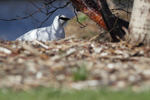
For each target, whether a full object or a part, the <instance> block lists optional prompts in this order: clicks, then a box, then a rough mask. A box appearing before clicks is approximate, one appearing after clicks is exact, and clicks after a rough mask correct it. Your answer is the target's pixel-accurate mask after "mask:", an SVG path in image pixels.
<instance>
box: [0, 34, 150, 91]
mask: <svg viewBox="0 0 150 100" xmlns="http://www.w3.org/2000/svg"><path fill="white" fill-rule="evenodd" d="M149 51H150V48H149V47H132V46H130V45H129V44H127V43H126V42H124V41H122V42H119V43H110V42H105V43H98V42H94V41H91V42H89V41H87V40H82V39H75V38H74V37H73V36H71V37H68V38H65V39H62V40H59V41H47V42H40V41H37V40H35V41H32V42H29V41H26V42H19V41H2V40H1V41H0V87H1V88H4V87H7V88H13V89H29V88H32V87H38V86H45V87H56V88H60V87H66V88H71V89H78V90H80V89H84V88H97V87H109V88H112V89H114V90H120V89H126V88H127V87H131V89H132V90H134V91H139V90H140V91H141V90H145V89H149V87H150V54H149V53H150V52H149ZM83 67H85V70H86V71H85V72H84V71H83V74H85V76H84V78H83V79H81V80H75V75H74V73H75V72H76V73H78V71H79V70H78V69H80V68H83ZM77 75H78V74H77ZM79 77H82V74H81V75H80V74H79Z"/></svg>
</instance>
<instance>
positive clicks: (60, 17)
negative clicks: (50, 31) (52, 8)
mask: <svg viewBox="0 0 150 100" xmlns="http://www.w3.org/2000/svg"><path fill="white" fill-rule="evenodd" d="M55 20H56V21H57V22H58V24H60V25H63V24H65V23H66V22H67V21H68V20H70V19H69V18H68V17H66V16H65V15H58V16H56V17H55ZM55 20H54V21H55Z"/></svg>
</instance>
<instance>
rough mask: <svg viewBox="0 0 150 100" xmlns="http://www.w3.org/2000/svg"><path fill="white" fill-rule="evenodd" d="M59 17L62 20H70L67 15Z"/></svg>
mask: <svg viewBox="0 0 150 100" xmlns="http://www.w3.org/2000/svg"><path fill="white" fill-rule="evenodd" d="M59 19H62V20H70V19H69V18H67V17H59Z"/></svg>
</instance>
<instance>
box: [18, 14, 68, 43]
mask: <svg viewBox="0 0 150 100" xmlns="http://www.w3.org/2000/svg"><path fill="white" fill-rule="evenodd" d="M68 20H70V19H69V18H68V17H66V16H65V15H58V16H56V17H55V18H54V21H53V23H52V24H51V26H48V27H43V28H38V29H33V30H31V31H29V32H27V33H25V34H24V35H22V36H20V37H18V38H17V39H16V40H19V41H22V40H25V41H33V40H35V39H37V40H39V41H47V40H59V39H63V38H65V31H64V28H63V25H64V24H65V23H66V22H67V21H68Z"/></svg>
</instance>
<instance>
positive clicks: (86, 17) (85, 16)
mask: <svg viewBox="0 0 150 100" xmlns="http://www.w3.org/2000/svg"><path fill="white" fill-rule="evenodd" d="M78 20H79V22H81V23H83V22H85V21H89V20H90V18H89V17H88V16H87V15H85V14H80V15H78Z"/></svg>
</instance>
